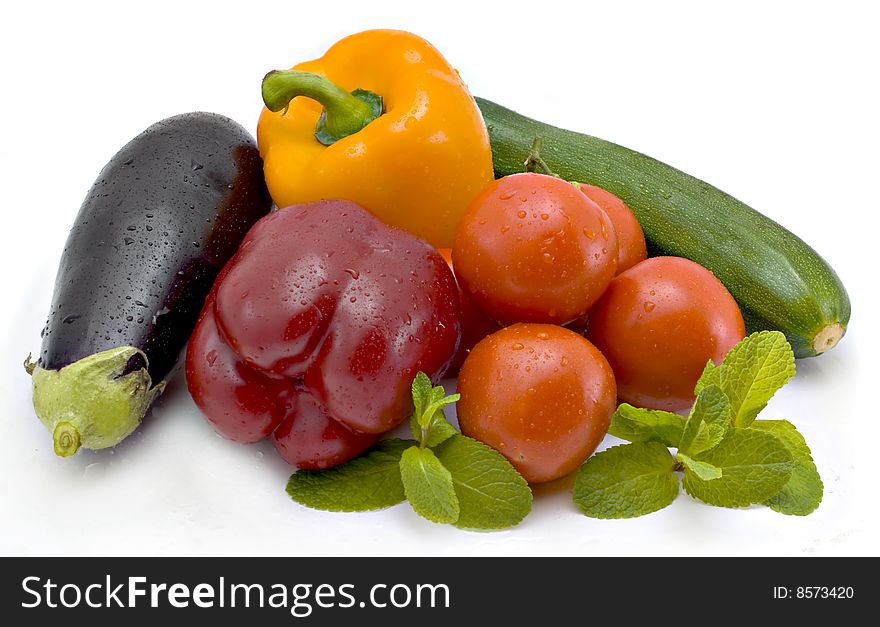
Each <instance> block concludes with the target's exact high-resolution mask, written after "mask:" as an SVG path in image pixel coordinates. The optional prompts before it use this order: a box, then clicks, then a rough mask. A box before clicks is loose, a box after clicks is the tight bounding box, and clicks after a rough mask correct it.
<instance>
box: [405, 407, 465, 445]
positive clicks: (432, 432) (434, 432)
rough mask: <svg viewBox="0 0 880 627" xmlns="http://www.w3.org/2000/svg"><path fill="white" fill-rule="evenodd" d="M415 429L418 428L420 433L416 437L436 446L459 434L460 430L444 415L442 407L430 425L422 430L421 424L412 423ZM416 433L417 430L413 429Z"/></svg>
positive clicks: (424, 442) (425, 443)
mask: <svg viewBox="0 0 880 627" xmlns="http://www.w3.org/2000/svg"><path fill="white" fill-rule="evenodd" d="M411 427H412V428H413V430H415V429H416V428H418V430H419V431H418V435H417V436H416V437H418V438H419V440H420V441H421V442H422V443H423V444H424V445H425V446H428V447H431V448H433V447H435V446H437V445H438V444H440V443H441V442H444V441H446V440H447V439H449V438H451V437H452V436H454V435H458V431H456V430H455V427H453V426H452V425H451V424H450V423H449V421H448V420H446V416H444V415H443V410H442V409H441V410H440V411H438V412H437V413H436V414H434V417H433V418H432V419H431V423H430V424H429V425H428V427H427V428H426V429H425V430H424V432H422V428H421V426H418V425H411ZM413 432H414V433H415V431H413Z"/></svg>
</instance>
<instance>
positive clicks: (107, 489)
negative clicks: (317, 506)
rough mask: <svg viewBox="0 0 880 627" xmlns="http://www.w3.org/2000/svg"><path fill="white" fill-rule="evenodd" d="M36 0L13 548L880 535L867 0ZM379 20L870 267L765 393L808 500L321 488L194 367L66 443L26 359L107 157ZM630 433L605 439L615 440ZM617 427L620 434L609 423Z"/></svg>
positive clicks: (680, 549)
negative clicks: (471, 506) (349, 509)
mask: <svg viewBox="0 0 880 627" xmlns="http://www.w3.org/2000/svg"><path fill="white" fill-rule="evenodd" d="M720 4H721V3H706V2H695V3H687V4H685V3H651V2H644V3H633V2H578V3H570V4H569V3H554V2H549V1H541V2H535V1H532V2H524V3H519V2H510V1H508V2H503V3H497V4H490V3H477V2H463V3H454V2H449V1H448V0H447V1H446V2H443V3H439V2H438V3H416V2H412V0H408V1H406V2H384V3H383V2H363V1H361V2H358V3H351V4H349V3H344V2H340V1H337V2H283V3H271V4H270V3H266V4H263V3H260V2H254V1H250V2H238V3H228V2H217V1H215V2H206V3H198V4H196V3H189V2H187V3H184V2H179V1H178V2H170V3H166V2H139V3H127V2H126V3H123V2H114V3H108V4H106V5H94V4H89V3H80V2H71V3H63V4H62V3H57V4H53V3H47V2H28V3H15V4H13V5H11V6H12V7H13V8H11V9H10V8H9V6H7V8H5V9H4V15H3V18H2V35H0V59H2V61H0V63H2V70H3V71H2V74H0V80H2V85H3V88H2V92H3V95H2V98H0V120H2V122H3V129H4V130H3V134H2V141H0V177H2V178H0V182H2V196H0V206H2V215H3V220H2V226H0V262H2V263H0V268H2V270H0V271H2V276H3V283H2V286H3V294H2V298H3V301H4V305H3V307H0V332H2V348H0V372H2V375H0V402H2V406H0V554H16V555H21V554H24V555H43V554H59V553H60V554H97V555H118V554H146V555H157V554H158V555H166V554H280V555H304V554H320V555H323V554H403V555H422V554H438V555H474V554H490V555H524V554H539V555H546V554H562V555H627V554H636V555H640V554H648V555H653V554H660V555H678V554H684V555H715V554H719V555H728V554H730V555H753V554H774V555H777V554H782V555H802V554H807V555H849V554H856V555H860V554H871V555H877V554H880V542H878V540H877V534H876V528H877V523H878V505H877V502H878V489H877V488H878V485H880V484H878V472H877V461H876V460H877V453H876V451H877V450H878V421H880V416H878V411H877V402H876V399H875V392H876V389H877V385H878V383H877V379H878V376H877V375H878V374H880V373H878V368H877V365H876V364H877V361H876V356H877V353H878V348H880V347H878V342H877V324H878V320H877V318H878V316H877V312H878V311H880V308H878V302H877V301H878V298H877V293H876V292H877V289H878V288H877V285H878V282H877V275H876V269H877V262H876V259H875V255H876V252H877V248H878V247H877V230H876V228H873V225H875V224H876V216H877V214H878V211H880V206H878V200H877V199H878V185H880V183H878V166H880V159H878V154H880V152H878V147H880V133H878V121H877V120H878V115H877V112H878V110H880V100H878V96H877V92H876V84H877V61H878V59H880V48H878V44H877V41H878V38H877V32H876V27H877V25H878V19H877V15H876V14H875V13H874V10H873V9H870V8H869V7H870V6H871V5H872V3H868V2H864V3H855V2H837V3H834V5H833V6H834V8H833V9H831V8H829V7H830V5H824V6H820V5H818V4H816V5H814V4H812V3H809V2H790V3H789V2H774V3H769V2H742V1H741V2H736V3H729V8H726V9H725V8H720V6H716V5H720ZM374 27H393V28H402V29H407V30H412V31H414V32H416V33H418V34H420V35H422V36H424V37H426V38H427V39H429V40H430V41H431V42H432V43H434V44H435V45H436V46H437V47H438V48H439V49H440V50H441V51H442V52H443V53H444V54H445V55H446V57H447V58H448V59H449V60H450V61H451V62H452V63H453V64H454V65H455V66H456V67H457V68H458V69H459V70H460V71H461V74H462V76H463V77H464V79H465V80H466V81H467V82H468V84H469V85H470V87H471V90H472V92H473V93H475V94H478V95H481V96H485V97H488V98H491V99H493V100H496V101H498V102H500V103H503V104H505V105H507V106H510V107H513V108H515V109H517V110H519V111H521V112H523V113H526V114H528V115H531V116H532V117H536V118H539V119H542V120H545V121H549V122H553V123H555V124H557V125H559V126H563V127H567V128H572V129H576V130H579V131H583V132H587V133H590V134H593V135H597V136H599V137H602V138H605V139H609V140H612V141H615V142H617V143H620V144H623V145H625V146H629V147H631V148H634V149H638V150H640V151H642V152H645V153H647V154H650V155H652V156H654V157H656V158H659V159H661V160H663V161H666V162H668V163H670V164H672V165H675V166H676V167H678V168H681V169H683V170H685V171H687V172H690V173H692V174H694V175H696V176H698V177H700V178H702V179H704V180H706V181H709V182H711V183H713V184H714V185H716V186H718V187H720V188H721V189H724V190H725V191H728V192H730V193H732V194H733V195H735V196H737V197H738V198H740V199H742V200H744V201H745V202H747V203H749V204H751V205H752V206H754V207H756V208H758V209H759V210H761V211H763V212H765V213H766V214H768V215H770V216H771V217H773V218H774V219H776V220H777V221H779V222H781V223H783V224H785V225H786V226H788V227H789V228H790V229H792V230H793V231H794V232H796V233H797V234H799V235H800V236H801V237H803V238H804V239H805V240H807V241H808V242H810V243H811V244H812V245H813V246H814V247H815V248H817V249H818V250H819V251H820V252H821V254H822V255H823V256H825V258H826V259H827V260H828V261H829V262H830V263H831V264H832V265H833V266H834V267H835V268H836V269H837V270H838V272H839V274H840V276H841V277H842V278H843V280H844V282H845V283H846V285H847V286H848V288H849V290H850V295H851V298H852V303H853V311H854V313H853V318H852V324H851V327H850V331H849V333H848V334H847V336H846V337H845V339H844V340H843V342H842V343H841V344H840V345H839V346H838V347H837V348H836V349H834V351H832V352H831V353H830V354H828V355H825V356H823V357H820V358H818V359H812V360H807V361H801V362H799V363H798V374H797V376H796V378H795V380H794V381H793V382H792V383H791V384H790V385H789V386H787V387H786V389H785V390H784V391H783V392H782V393H780V395H779V396H778V397H777V398H776V399H774V400H773V401H772V402H771V404H770V405H769V407H768V408H767V409H766V413H765V414H764V417H766V418H787V419H790V420H792V421H794V422H795V423H796V424H797V425H798V427H799V428H800V429H801V431H802V432H803V433H804V435H805V436H806V438H807V441H808V442H809V443H810V444H811V446H812V448H813V452H814V456H815V458H816V462H817V465H818V467H819V469H820V471H821V473H822V476H823V478H824V480H825V486H826V491H825V500H824V502H823V504H822V506H821V507H820V508H819V510H818V511H817V512H816V513H814V514H813V515H811V516H809V517H806V518H793V517H786V516H782V515H779V514H776V513H773V512H771V511H770V510H769V509H766V508H750V509H746V510H723V509H716V508H712V507H709V506H706V505H701V504H698V503H696V502H694V501H692V500H691V499H690V498H689V497H687V496H686V495H682V496H680V497H679V499H678V500H677V501H676V502H675V503H674V504H673V505H672V506H671V507H669V508H667V509H665V510H663V511H661V512H659V513H655V514H652V515H650V516H647V517H644V518H640V519H636V520H630V521H598V520H591V519H587V518H585V517H582V516H581V515H579V514H578V513H577V511H576V510H575V508H574V506H573V505H572V504H571V502H570V497H569V491H568V488H567V487H566V486H565V485H561V486H559V485H557V486H550V487H546V488H542V489H538V490H536V498H535V503H534V509H533V512H532V513H531V514H530V515H529V516H528V518H527V519H526V520H525V521H524V522H523V523H522V524H521V525H520V526H519V527H517V528H515V529H513V530H510V531H506V532H500V533H473V532H465V531H459V530H457V529H454V528H452V527H445V526H438V525H433V524H431V523H428V522H427V521H424V520H422V519H420V518H418V517H417V516H416V515H415V514H414V513H413V512H412V511H411V510H410V509H409V508H408V507H407V506H405V505H403V506H398V507H396V508H393V509H391V510H387V511H383V512H377V513H370V514H331V513H323V512H316V511H310V510H307V509H304V508H302V507H300V506H298V505H296V504H294V503H293V502H291V501H290V500H289V499H288V498H287V497H286V495H285V493H284V490H283V488H284V484H285V481H286V479H287V476H288V474H289V472H290V469H289V468H288V467H287V466H286V465H285V464H284V463H283V462H281V461H280V460H279V459H278V458H277V457H276V455H275V454H274V451H273V450H272V448H271V446H270V445H268V444H266V443H264V444H262V445H257V446H242V445H237V444H232V443H229V442H227V441H225V440H222V439H220V438H219V437H217V436H216V435H214V434H213V432H212V430H211V428H210V427H209V426H208V425H207V423H205V422H204V421H203V420H202V418H201V417H200V416H199V414H198V412H197V411H196V409H195V407H194V405H193V404H192V401H191V400H190V399H189V396H188V394H187V392H186V388H185V385H184V383H183V378H182V376H180V374H179V373H178V375H177V376H176V377H175V378H174V379H173V381H172V382H171V384H170V385H169V388H168V391H167V393H166V394H165V395H164V397H163V398H162V400H161V401H160V402H159V403H158V405H157V406H156V408H155V409H154V411H153V412H152V415H151V416H149V417H148V419H147V420H146V422H145V424H144V425H143V427H142V428H141V429H140V430H138V431H137V432H136V433H135V434H134V435H133V436H132V437H131V438H129V440H128V441H126V442H125V443H123V444H122V445H120V446H119V447H117V449H115V450H109V451H101V452H90V451H83V452H81V453H80V454H78V455H76V456H75V457H73V458H71V459H66V460H62V459H59V458H56V457H55V456H54V455H53V453H52V445H51V438H50V436H49V435H48V433H47V432H46V431H45V429H44V428H43V427H42V425H41V424H40V423H39V422H38V421H37V419H36V418H35V417H34V415H33V410H32V408H31V406H30V387H29V383H30V382H29V380H28V377H27V376H26V375H25V373H24V371H23V369H22V367H21V363H22V360H23V359H24V357H25V356H26V355H27V354H28V352H34V353H36V352H38V351H39V347H40V337H39V333H40V329H41V326H42V324H43V321H44V320H45V315H46V313H47V311H48V308H49V302H50V297H51V292H52V284H53V280H54V275H55V270H56V267H57V264H58V260H59V256H60V252H61V249H62V247H63V244H64V241H65V238H66V235H67V231H68V229H69V228H70V225H71V223H72V221H73V218H74V215H75V213H76V211H77V209H78V207H79V205H80V203H81V202H82V198H83V197H84V195H85V193H86V191H87V190H88V188H89V186H90V185H91V183H92V181H93V180H94V178H95V176H96V175H97V173H98V171H99V170H100V168H101V167H102V166H103V165H104V164H105V163H106V161H107V160H108V159H109V158H110V157H111V156H112V155H113V154H114V153H115V152H116V150H118V149H119V148H120V147H121V146H122V145H123V144H124V143H125V142H127V141H128V140H129V139H130V138H132V137H133V136H134V135H136V134H137V133H139V132H140V131H141V130H143V129H144V128H146V127H147V126H149V125H150V124H151V123H153V122H155V121H157V120H159V119H161V118H164V117H166V116H169V115H173V114H176V113H181V112H184V111H190V110H208V111H216V112H219V113H223V114H226V115H228V116H230V117H232V118H234V119H236V120H238V121H239V122H241V123H242V124H243V125H244V126H245V127H246V128H248V129H249V130H250V131H251V132H255V130H256V120H257V116H258V114H259V111H260V106H261V102H260V94H259V86H260V79H261V78H262V76H263V74H264V73H265V72H266V71H267V70H269V69H272V68H283V67H289V66H290V65H293V64H294V63H296V62H299V61H301V60H304V59H309V58H314V57H316V56H319V55H321V54H322V53H323V52H324V50H325V49H326V48H327V47H328V46H329V45H330V44H331V43H332V42H333V41H335V40H336V39H338V38H340V37H341V36H344V35H346V34H349V33H352V32H356V31H359V30H364V29H367V28H374ZM609 440H610V438H609ZM606 444H607V442H606Z"/></svg>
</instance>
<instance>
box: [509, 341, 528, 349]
mask: <svg viewBox="0 0 880 627" xmlns="http://www.w3.org/2000/svg"><path fill="white" fill-rule="evenodd" d="M510 348H512V349H513V350H515V351H521V350H522V349H524V348H525V346H523V345H522V344H521V343H519V342H516V343H514V344H513V346H511V347H510Z"/></svg>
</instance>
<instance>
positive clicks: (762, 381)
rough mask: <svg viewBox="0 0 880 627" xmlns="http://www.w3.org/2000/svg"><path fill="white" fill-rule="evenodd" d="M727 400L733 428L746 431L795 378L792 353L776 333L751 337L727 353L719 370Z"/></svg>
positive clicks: (782, 336)
mask: <svg viewBox="0 0 880 627" xmlns="http://www.w3.org/2000/svg"><path fill="white" fill-rule="evenodd" d="M718 369H719V371H720V372H719V380H720V384H721V389H722V390H723V391H724V393H725V394H727V397H728V398H729V399H730V407H731V416H732V419H733V426H734V427H737V428H743V427H748V426H749V425H750V424H751V423H752V421H754V420H755V417H756V416H757V415H758V413H759V412H760V411H761V410H762V409H764V407H765V406H766V405H767V402H768V401H769V400H770V399H771V398H772V396H773V395H774V394H775V393H776V390H778V389H779V388H781V387H782V386H783V385H785V384H786V383H787V382H788V380H789V379H791V378H792V377H793V376H794V370H795V367H794V353H793V352H792V350H791V346H790V345H789V343H788V341H787V340H786V339H785V336H784V335H783V334H782V333H780V332H779V331H761V332H759V333H752V334H751V335H749V336H748V337H746V338H745V339H744V340H742V341H741V342H739V343H738V344H737V345H736V346H734V347H733V348H731V349H730V352H729V353H727V356H726V357H725V358H724V361H723V362H722V363H721V365H720V366H719V367H718Z"/></svg>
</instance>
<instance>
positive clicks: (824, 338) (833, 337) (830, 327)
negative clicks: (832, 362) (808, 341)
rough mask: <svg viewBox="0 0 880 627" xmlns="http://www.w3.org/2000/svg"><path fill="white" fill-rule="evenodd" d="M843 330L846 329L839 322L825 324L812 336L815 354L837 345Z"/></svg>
mask: <svg viewBox="0 0 880 627" xmlns="http://www.w3.org/2000/svg"><path fill="white" fill-rule="evenodd" d="M845 332H846V329H845V328H844V326H843V325H842V324H840V323H839V322H832V323H831V324H826V325H825V326H824V327H822V329H821V330H820V331H819V332H818V333H817V334H816V336H815V337H814V338H813V350H815V351H816V354H817V355H821V354H822V353H824V352H826V351H830V350H831V349H832V348H834V347H835V346H837V343H838V342H839V341H840V338H842V337H843V334H844V333H845Z"/></svg>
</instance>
